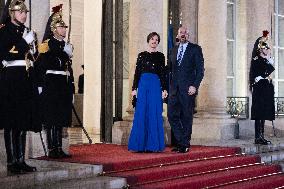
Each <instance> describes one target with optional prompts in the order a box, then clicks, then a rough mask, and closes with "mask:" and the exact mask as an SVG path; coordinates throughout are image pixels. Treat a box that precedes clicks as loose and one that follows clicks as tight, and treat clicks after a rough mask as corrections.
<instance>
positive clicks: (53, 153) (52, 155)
mask: <svg viewBox="0 0 284 189" xmlns="http://www.w3.org/2000/svg"><path fill="white" fill-rule="evenodd" d="M48 157H49V158H53V159H57V158H60V156H59V153H58V150H57V149H56V148H54V149H50V150H49V152H48Z"/></svg>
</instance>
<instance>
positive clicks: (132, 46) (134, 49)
mask: <svg viewBox="0 0 284 189" xmlns="http://www.w3.org/2000/svg"><path fill="white" fill-rule="evenodd" d="M149 5H155V6H149ZM167 7H168V6H167V2H166V1H163V0H155V1H153V0H143V1H141V0H131V1H130V13H129V15H130V16H129V66H130V69H129V94H130V93H131V89H132V83H133V76H134V72H135V66H136V59H137V55H138V53H139V52H142V51H145V50H146V49H147V35H148V34H149V33H151V32H153V31H155V32H157V33H158V34H159V35H160V37H161V42H160V44H159V47H158V51H160V52H166V51H165V49H164V48H165V47H166V46H165V43H167V41H166V37H165V35H166V33H167V27H165V26H166V25H167V24H168V23H167V22H168V21H167V17H168V16H167V14H168V10H167V9H168V8H167ZM165 17H166V18H165ZM129 96H130V98H129V99H128V102H129V105H128V108H127V112H128V114H129V115H128V116H127V117H124V118H123V120H124V121H121V122H115V123H114V126H113V130H112V131H113V132H112V133H113V139H112V142H113V143H118V144H126V143H127V142H128V136H129V133H130V130H131V126H132V120H133V108H132V104H131V99H132V97H131V95H129ZM166 138H168V137H166Z"/></svg>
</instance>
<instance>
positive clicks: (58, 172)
mask: <svg viewBox="0 0 284 189" xmlns="http://www.w3.org/2000/svg"><path fill="white" fill-rule="evenodd" d="M26 162H27V164H29V165H32V166H36V167H37V171H36V172H34V173H26V174H19V175H7V172H6V170H5V171H1V172H0V186H1V187H0V188H1V189H6V188H33V187H34V186H37V185H45V184H48V183H57V182H62V181H67V180H78V179H87V178H93V177H97V176H98V174H99V173H101V172H102V166H101V165H89V164H77V163H65V162H55V161H43V160H27V161H26Z"/></svg>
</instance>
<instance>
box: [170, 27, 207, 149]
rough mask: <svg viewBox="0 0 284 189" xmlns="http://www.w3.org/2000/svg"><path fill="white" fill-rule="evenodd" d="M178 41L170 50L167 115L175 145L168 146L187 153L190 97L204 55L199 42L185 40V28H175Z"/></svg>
mask: <svg viewBox="0 0 284 189" xmlns="http://www.w3.org/2000/svg"><path fill="white" fill-rule="evenodd" d="M178 38H179V44H178V45H176V46H175V47H174V48H173V49H172V51H171V52H170V57H169V67H170V68H171V70H170V72H171V79H170V87H169V99H168V119H169V123H170V125H171V128H172V130H173V133H174V136H175V139H176V141H177V145H176V146H175V147H174V148H173V149H172V151H176V152H179V153H187V152H188V151H189V148H190V140H191V133H192V122H193V111H194V100H195V97H196V94H197V91H198V88H199V85H200V83H201V81H202V79H203V76H204V59H203V54H202V49H201V47H200V46H198V45H196V44H193V43H190V42H189V41H188V38H189V35H188V30H187V29H186V28H185V27H180V28H179V30H178Z"/></svg>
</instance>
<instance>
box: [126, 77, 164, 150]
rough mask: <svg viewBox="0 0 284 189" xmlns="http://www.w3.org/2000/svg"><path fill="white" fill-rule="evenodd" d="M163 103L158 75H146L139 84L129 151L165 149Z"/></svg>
mask: <svg viewBox="0 0 284 189" xmlns="http://www.w3.org/2000/svg"><path fill="white" fill-rule="evenodd" d="M162 112H163V101H162V90H161V83H160V80H159V77H158V75H156V74H152V73H144V74H142V75H141V77H140V80H139V84H138V94H137V103H136V108H135V114H134V120H133V126H132V130H131V133H130V137H129V141H128V150H130V151H136V152H144V151H152V152H160V151H163V150H164V149H165V142H164V128H163V117H162Z"/></svg>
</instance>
